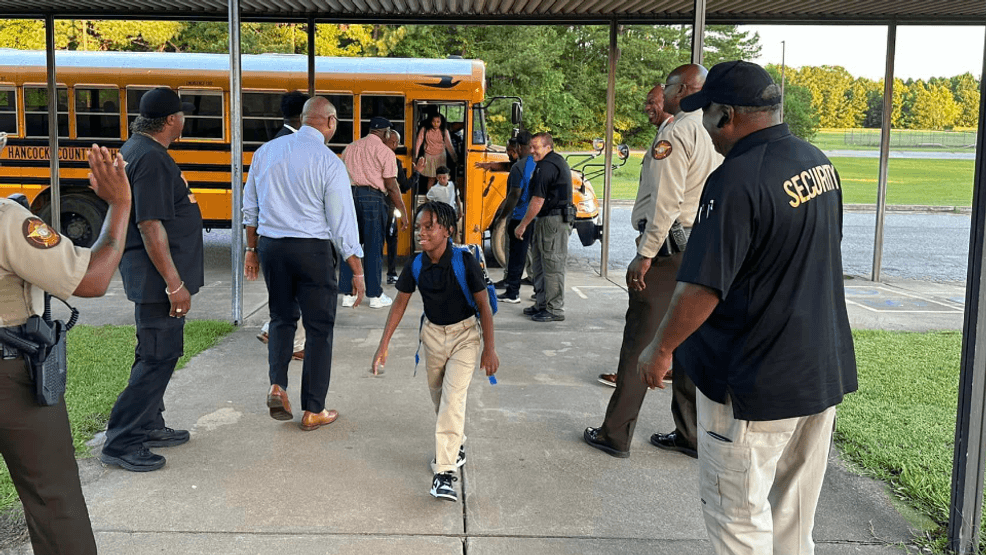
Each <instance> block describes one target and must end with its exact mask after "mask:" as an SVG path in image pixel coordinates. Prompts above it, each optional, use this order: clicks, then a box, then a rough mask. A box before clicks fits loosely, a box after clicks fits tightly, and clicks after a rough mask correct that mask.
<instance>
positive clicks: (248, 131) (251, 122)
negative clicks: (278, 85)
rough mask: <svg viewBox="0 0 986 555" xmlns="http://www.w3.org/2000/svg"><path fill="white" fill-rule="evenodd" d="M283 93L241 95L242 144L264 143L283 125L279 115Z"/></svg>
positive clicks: (249, 93)
mask: <svg viewBox="0 0 986 555" xmlns="http://www.w3.org/2000/svg"><path fill="white" fill-rule="evenodd" d="M282 96H284V93H283V92H276V93H268V92H245V93H243V142H245V143H265V142H267V141H269V140H271V139H273V138H274V135H276V134H277V132H278V131H280V130H281V126H282V125H284V116H283V115H282V114H281V97H282Z"/></svg>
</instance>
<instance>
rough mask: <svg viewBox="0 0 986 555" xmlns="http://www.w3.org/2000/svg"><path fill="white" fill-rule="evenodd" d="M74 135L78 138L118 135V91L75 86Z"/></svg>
mask: <svg viewBox="0 0 986 555" xmlns="http://www.w3.org/2000/svg"><path fill="white" fill-rule="evenodd" d="M75 135H76V137H78V138H80V139H95V138H118V137H119V136H120V91H119V90H118V89H100V88H80V87H76V88H75Z"/></svg>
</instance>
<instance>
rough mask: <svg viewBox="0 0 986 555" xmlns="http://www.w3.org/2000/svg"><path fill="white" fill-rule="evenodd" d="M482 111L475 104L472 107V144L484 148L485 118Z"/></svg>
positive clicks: (485, 138) (486, 138)
mask: <svg viewBox="0 0 986 555" xmlns="http://www.w3.org/2000/svg"><path fill="white" fill-rule="evenodd" d="M484 116H485V113H484V112H483V109H482V108H481V107H480V106H479V105H478V104H477V105H475V106H473V107H472V144H474V145H483V146H486V143H487V140H488V137H487V136H486V118H485V117H484Z"/></svg>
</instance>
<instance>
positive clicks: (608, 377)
mask: <svg viewBox="0 0 986 555" xmlns="http://www.w3.org/2000/svg"><path fill="white" fill-rule="evenodd" d="M598 381H599V383H601V384H603V385H608V386H610V387H616V374H599V380H598Z"/></svg>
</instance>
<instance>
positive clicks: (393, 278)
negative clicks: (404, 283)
mask: <svg viewBox="0 0 986 555" xmlns="http://www.w3.org/2000/svg"><path fill="white" fill-rule="evenodd" d="M395 283H397V276H395V275H391V274H387V285H393V284H395Z"/></svg>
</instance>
